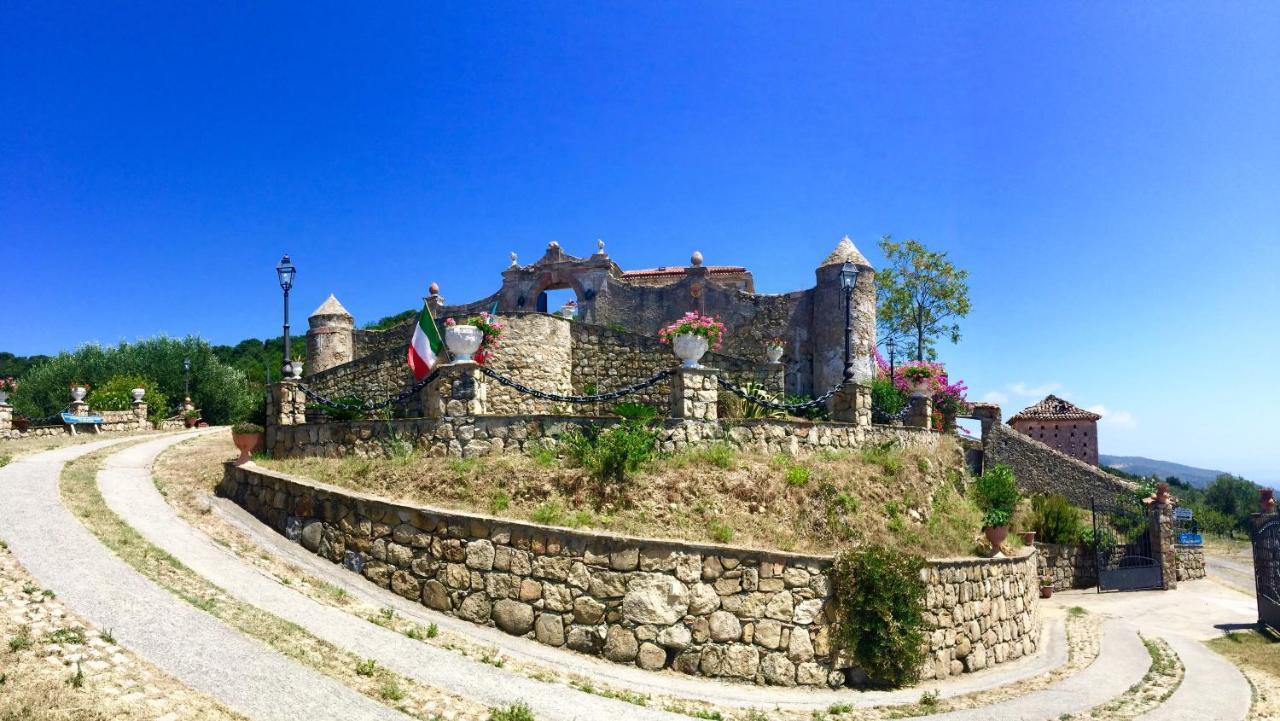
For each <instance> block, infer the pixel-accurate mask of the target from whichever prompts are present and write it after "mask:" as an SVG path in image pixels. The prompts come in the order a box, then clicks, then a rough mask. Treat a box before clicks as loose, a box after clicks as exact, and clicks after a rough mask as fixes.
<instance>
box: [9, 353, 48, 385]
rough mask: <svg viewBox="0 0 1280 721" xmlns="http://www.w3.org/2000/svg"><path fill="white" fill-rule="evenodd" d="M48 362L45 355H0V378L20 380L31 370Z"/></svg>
mask: <svg viewBox="0 0 1280 721" xmlns="http://www.w3.org/2000/svg"><path fill="white" fill-rule="evenodd" d="M47 360H49V356H47V355H32V356H20V355H14V354H12V353H0V378H17V379H19V380H21V379H22V377H23V376H25V375H26V374H27V372H28V371H30V370H31V369H32V368H35V367H36V366H38V365H40V364H41V363H44V362H45V361H47Z"/></svg>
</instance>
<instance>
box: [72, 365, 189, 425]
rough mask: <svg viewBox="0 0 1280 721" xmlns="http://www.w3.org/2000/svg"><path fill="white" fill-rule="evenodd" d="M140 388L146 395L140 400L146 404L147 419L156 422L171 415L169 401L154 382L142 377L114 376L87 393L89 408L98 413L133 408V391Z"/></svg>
mask: <svg viewBox="0 0 1280 721" xmlns="http://www.w3.org/2000/svg"><path fill="white" fill-rule="evenodd" d="M134 388H142V389H143V390H145V391H146V393H145V394H144V395H143V396H142V400H143V401H144V402H145V403H146V404H147V418H148V419H149V420H151V421H153V422H154V421H158V420H161V419H163V418H166V417H168V416H169V415H172V414H171V413H169V411H170V410H171V409H170V408H169V399H168V398H167V397H165V394H164V393H163V392H162V391H161V390H160V388H159V386H158V385H157V384H156V382H155V381H153V380H151V379H150V378H146V377H144V376H140V375H136V374H129V375H122V376H115V377H113V378H111V379H109V380H108V381H107V382H106V383H104V384H102V385H100V386H97V387H95V388H93V389H92V390H90V391H89V397H88V398H87V399H86V400H87V401H88V402H89V407H90V408H92V409H94V410H99V411H127V410H131V409H132V408H133V389H134Z"/></svg>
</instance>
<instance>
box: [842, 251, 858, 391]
mask: <svg viewBox="0 0 1280 721" xmlns="http://www.w3.org/2000/svg"><path fill="white" fill-rule="evenodd" d="M857 282H858V266H856V265H854V264H853V263H852V262H850V261H845V263H844V265H842V266H840V287H841V288H844V382H845V383H849V382H851V381H852V380H853V313H852V308H853V287H854V285H856V284H857Z"/></svg>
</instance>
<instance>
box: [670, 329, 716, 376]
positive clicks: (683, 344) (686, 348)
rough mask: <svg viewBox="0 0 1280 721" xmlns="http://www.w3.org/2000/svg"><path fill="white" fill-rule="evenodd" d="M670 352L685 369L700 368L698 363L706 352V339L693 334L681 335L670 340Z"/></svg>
mask: <svg viewBox="0 0 1280 721" xmlns="http://www.w3.org/2000/svg"><path fill="white" fill-rule="evenodd" d="M671 350H672V351H674V352H675V354H676V357H677V358H679V359H680V365H682V366H684V367H685V368H698V367H700V366H699V365H698V361H700V360H702V356H703V355H705V354H706V352H707V339H706V337H705V336H700V335H694V334H693V333H681V334H680V335H677V336H675V337H673V338H672V339H671Z"/></svg>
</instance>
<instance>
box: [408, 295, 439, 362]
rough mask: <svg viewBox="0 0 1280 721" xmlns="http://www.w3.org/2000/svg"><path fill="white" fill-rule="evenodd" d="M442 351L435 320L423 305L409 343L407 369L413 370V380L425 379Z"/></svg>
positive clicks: (425, 305)
mask: <svg viewBox="0 0 1280 721" xmlns="http://www.w3.org/2000/svg"><path fill="white" fill-rule="evenodd" d="M443 349H444V342H443V341H441V340H440V330H439V329H437V328H436V319H435V318H433V317H431V309H430V308H429V307H427V304H426V303H423V304H422V313H420V314H419V315H418V325H417V327H416V328H414V329H413V340H411V341H409V368H410V369H412V370H413V379H414V380H418V381H420V380H422V379H423V378H426V377H427V374H428V373H430V372H431V369H432V368H434V367H435V365H436V356H437V355H438V354H439V353H440V351H442V350H443Z"/></svg>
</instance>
